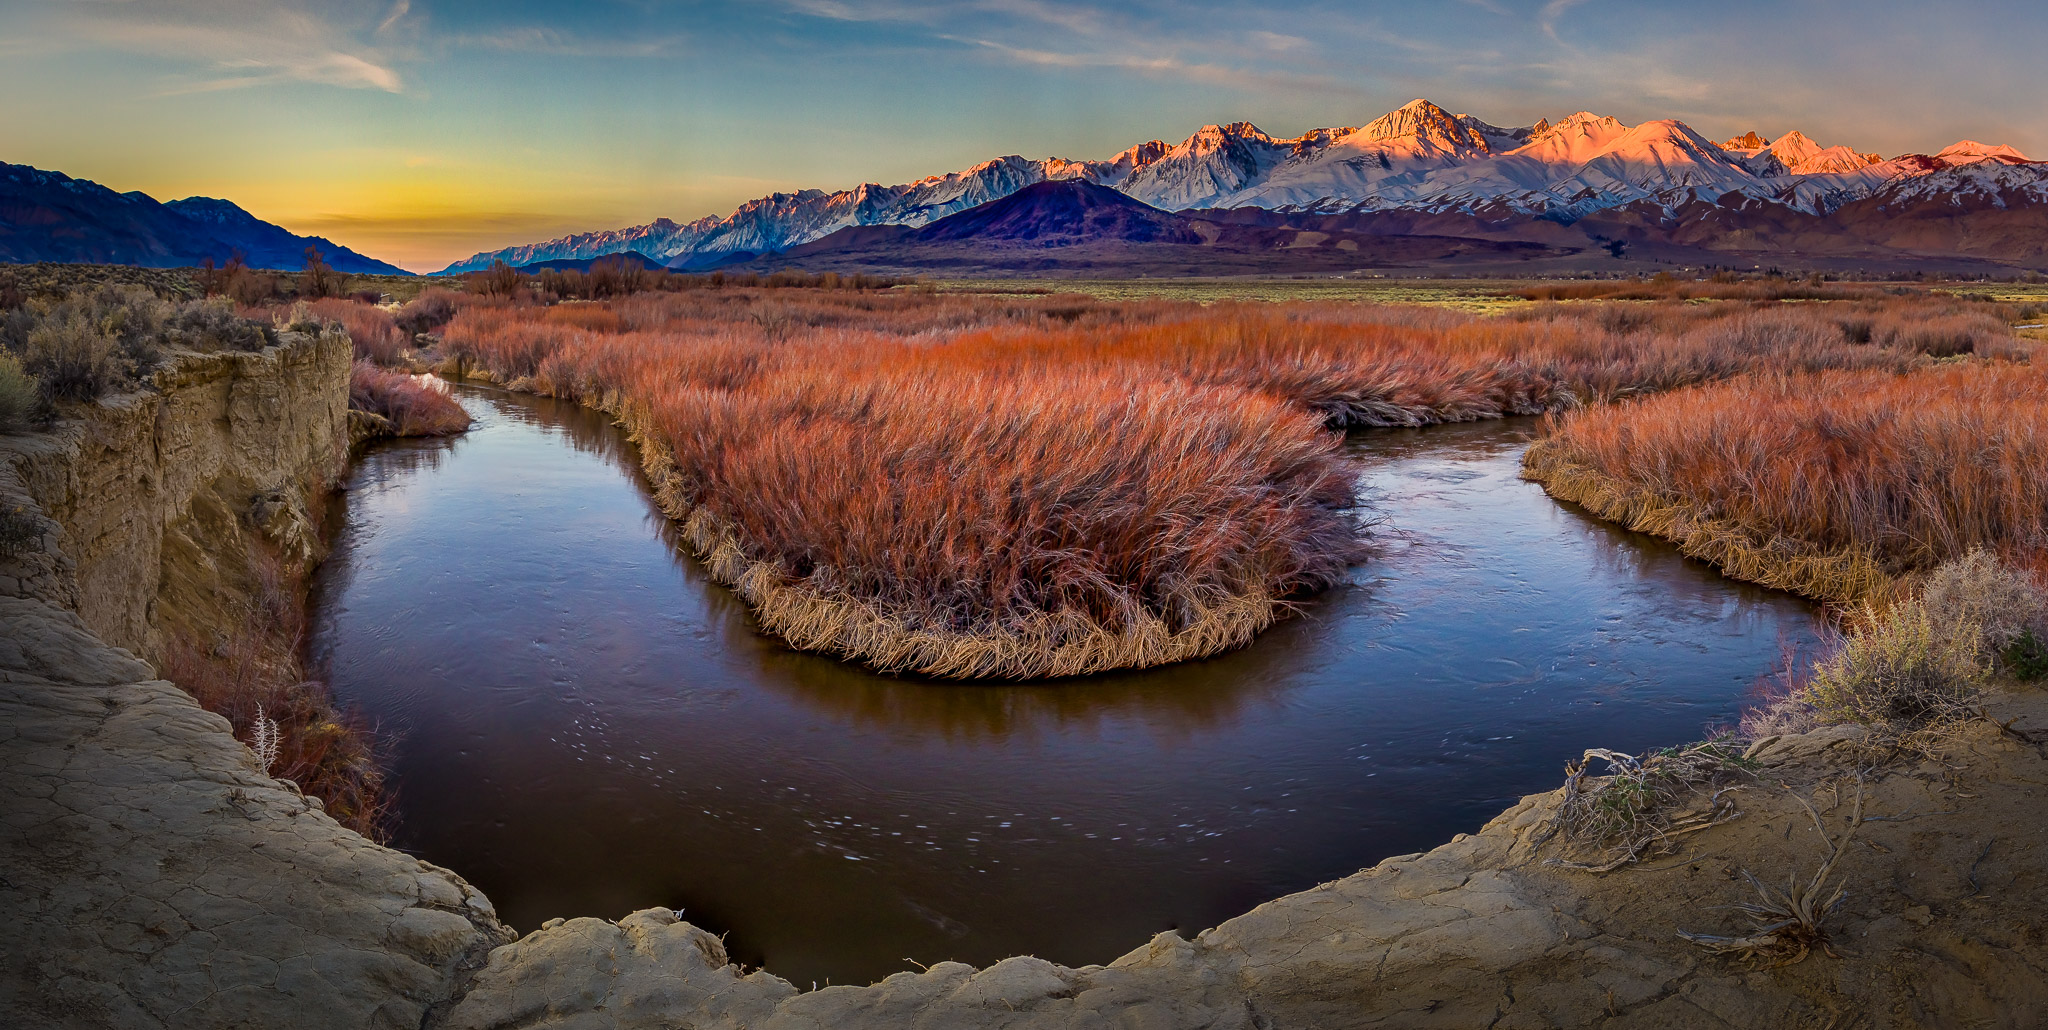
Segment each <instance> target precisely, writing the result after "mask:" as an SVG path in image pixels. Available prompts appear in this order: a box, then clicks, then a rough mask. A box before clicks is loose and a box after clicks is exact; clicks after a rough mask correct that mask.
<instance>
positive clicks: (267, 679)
mask: <svg viewBox="0 0 2048 1030" xmlns="http://www.w3.org/2000/svg"><path fill="white" fill-rule="evenodd" d="M250 557H251V565H252V567H253V568H254V569H255V571H256V573H257V577H258V583H257V589H256V591H255V600H254V603H252V604H251V605H250V606H249V607H248V609H247V611H246V612H245V613H244V618H243V620H242V622H241V624H240V625H238V626H235V627H234V628H233V630H232V631H231V632H228V633H226V634H222V635H220V636H218V637H216V638H214V639H213V640H211V641H210V642H202V641H199V640H194V639H188V638H180V639H174V640H172V641H171V642H170V643H169V644H168V645H167V646H166V648H165V652H164V656H163V673H164V676H165V678H167V679H169V680H171V681H172V682H174V683H176V684H178V686H179V687H181V688H183V689H184V690H185V692H186V693H189V694H191V695H192V696H193V697H194V698H195V699H196V700H198V702H199V704H200V706H201V707H203V708H205V709H206V710H207V711H209V712H214V713H216V714H218V715H221V716H223V717H225V718H226V719H227V720H228V722H229V723H230V724H231V725H232V726H233V730H234V734H235V737H236V738H237V739H239V740H241V741H243V742H244V743H246V744H249V745H250V747H251V750H252V751H254V752H255V753H256V754H257V756H258V759H257V760H258V762H259V763H260V764H262V765H263V766H264V771H265V772H267V773H269V774H270V775H272V776H275V777H277V778H279V779H284V780H291V781H292V782H294V783H296V784H298V785H299V789H300V790H302V791H304V792H305V793H306V794H307V795H309V796H312V797H316V798H319V799H320V800H321V802H322V804H323V805H324V807H325V809H326V812H327V814H328V815H330V816H333V817H334V819H335V821H336V822H339V823H341V824H342V825H343V826H346V827H348V828H349V829H352V830H355V831H356V832H358V833H361V834H362V835H364V836H366V837H369V838H370V839H372V840H383V839H385V837H386V835H387V830H388V828H389V822H390V816H391V811H392V804H393V798H392V796H391V793H390V791H389V790H388V789H387V787H386V784H385V782H384V773H383V769H382V764H381V762H380V761H379V757H378V755H377V753H376V744H375V740H374V736H373V734H372V732H371V730H370V728H369V727H368V726H367V725H366V724H365V723H363V721H362V720H361V719H360V718H358V717H356V716H354V715H353V714H351V713H349V712H345V711H343V710H342V709H341V708H340V707H339V706H337V705H336V704H335V702H334V698H333V695H332V694H331V693H329V691H328V688H327V685H326V684H325V683H322V682H320V681H319V680H316V679H313V678H311V677H309V676H307V675H306V673H305V670H304V668H302V667H301V665H300V663H299V658H298V645H299V641H300V638H301V636H302V634H303V633H304V630H305V610H304V606H303V604H302V603H301V601H300V598H301V597H303V596H304V594H303V591H302V590H301V584H299V583H298V582H297V581H296V578H295V577H293V576H291V575H289V574H288V573H286V572H285V571H284V570H283V568H282V567H281V565H280V564H279V562H278V561H277V560H276V559H275V558H274V557H272V556H270V555H268V554H265V553H262V552H261V551H260V550H258V549H255V548H253V547H252V553H251V556H250Z"/></svg>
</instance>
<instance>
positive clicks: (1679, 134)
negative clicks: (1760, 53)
mask: <svg viewBox="0 0 2048 1030" xmlns="http://www.w3.org/2000/svg"><path fill="white" fill-rule="evenodd" d="M1060 179H1080V180H1085V181H1087V182H1091V183H1095V184H1098V185H1102V186H1108V187H1111V188H1113V189H1116V190H1119V191H1121V192H1123V193H1124V194H1126V195H1128V196H1130V197H1132V198H1133V199H1136V200H1139V201H1142V202H1144V203H1146V204H1150V205H1152V206H1154V207H1158V208H1163V209H1166V210H1170V211H1185V210H1190V209H1220V208H1262V209H1266V210H1270V211H1277V212H1282V213H1301V214H1345V213H1367V212H1377V211H1410V212H1417V213H1424V214H1465V215H1473V216H1478V217H1481V218H1488V219H1514V218H1525V219H1526V218H1540V219H1545V220H1549V221H1553V222H1560V223H1565V224H1570V223H1573V222H1576V221H1578V220H1580V219H1583V218H1586V217H1587V216H1589V215H1592V214H1594V213H1596V212H1601V211H1606V210H1610V209H1615V208H1630V209H1632V210H1634V211H1641V210H1644V209H1646V208H1648V209H1661V210H1662V211H1664V212H1665V213H1667V214H1668V213H1671V212H1675V211H1678V210H1680V209H1682V208H1685V207H1687V206H1688V205H1694V204H1698V203H1700V202H1703V201H1704V202H1707V203H1710V204H1728V203H1731V202H1736V203H1745V202H1748V201H1757V202H1762V203H1764V204H1766V205H1774V206H1776V207H1779V208H1782V209H1784V210H1785V211H1786V212H1787V213H1798V214H1804V215H1827V214H1830V213H1831V212H1833V211H1835V210H1837V209H1839V208H1841V207H1843V206H1844V205H1847V204H1851V203H1856V202H1860V201H1865V200H1872V199H1876V201H1877V203H1876V205H1875V206H1876V207H1877V208H1879V209H1885V208H1889V207H1892V206H1894V205H1895V204H1898V205H1904V204H1912V203H1921V202H1925V201H1928V200H1930V199H1938V198H1944V197H1946V198H1949V199H1951V200H1953V201H1955V202H1956V203H1958V204H1960V203H1962V202H1963V200H1964V199H1965V198H1969V199H1971V200H1972V201H1973V202H1988V203H1990V204H1991V205H1993V206H1998V207H2003V206H2006V205H2008V204H2032V203H2043V202H2048V162H2036V161H2032V160H2031V159H2029V158H2027V157H2026V156H2025V155H2023V154H2021V153H2020V152H2019V151H2017V150H2014V149H2013V148H2011V147H2007V146H1989V145H1986V144H1982V143H1977V142H1975V141H1971V140H1964V141H1962V142H1960V143H1957V144H1955V145H1954V146H1951V147H1948V148H1947V149H1945V150H1942V151H1941V152H1940V153H1937V154H1931V155H1929V154H1905V155H1901V156H1899V157H1895V158H1892V159H1890V160H1885V159H1883V158H1881V157H1879V156H1878V155H1877V154H1871V153H1860V152H1858V151H1855V150H1853V149H1851V148H1849V147H1846V146H1830V147H1822V146H1821V145H1820V144H1818V143H1816V142H1814V141H1813V140H1811V139H1809V138H1807V137H1806V136H1805V135H1803V134H1801V133H1798V132H1791V133H1787V134H1785V135H1784V136H1781V137H1779V138H1778V139H1776V140H1768V139H1765V138H1763V137H1761V136H1759V135H1757V134H1756V133H1754V132H1751V133H1748V134H1747V135H1744V136H1740V137H1737V138H1735V139H1730V140H1726V141H1722V142H1719V143H1717V142H1714V141H1712V140H1709V139H1707V138H1706V137H1704V136H1702V135H1700V134H1699V133H1698V132H1695V131H1694V130H1693V129H1692V128H1691V127H1690V126H1687V125H1686V124H1685V123H1684V122H1680V121H1676V120H1671V119H1664V120H1659V121H1650V122H1644V123H1642V124H1640V125H1633V126H1631V125H1625V124H1623V123H1622V122H1620V121H1618V120H1616V119H1614V118H1608V117H1602V116H1600V115H1596V114H1592V113H1590V112H1585V111H1581V112H1579V113H1577V114H1574V115H1571V116H1570V117H1567V118H1564V119H1562V120H1560V121H1558V122H1555V123H1551V122H1549V121H1547V120H1546V121H1539V122H1537V123H1536V124H1535V125H1531V126H1525V127H1520V128H1503V127H1500V126H1497V125H1492V124H1489V123H1487V122H1485V121H1482V120H1480V119H1478V118H1475V117H1473V116H1471V115H1465V114H1452V113H1450V112H1448V111H1446V110H1444V109H1443V108H1441V107H1438V106H1437V105H1435V104H1432V103H1430V102H1429V101H1427V100H1416V101H1413V102H1411V103H1409V104H1407V105H1406V106H1404V107H1402V108H1400V109H1399V110H1396V111H1393V112H1390V113H1388V114H1386V115H1383V116H1381V117H1379V118H1377V119H1374V120H1373V121H1371V122H1368V123H1366V124H1365V125H1362V126H1352V127H1341V128H1326V129H1314V130H1311V131H1309V132H1306V133H1304V134H1302V135H1300V136H1296V137H1294V138H1291V139H1279V138H1275V137H1272V136H1269V135H1267V134H1265V133H1264V132H1261V131H1259V129H1258V128H1257V127H1256V126H1254V125H1252V124H1250V123H1248V122H1234V123H1232V124H1229V125H1210V126H1206V127H1204V128H1203V129H1201V130H1200V131H1199V132H1196V133H1195V134H1194V135H1192V136H1189V137H1188V138H1187V139H1186V140H1184V141H1182V142H1181V143H1179V144H1169V143H1165V142H1163V141H1160V140H1152V141H1150V142H1148V143H1142V144H1139V145H1138V146H1135V147H1131V148H1130V149H1128V150H1125V151H1123V152H1122V153H1120V154H1117V155H1116V156H1114V157H1111V158H1109V159H1107V160H1101V161H1068V160H1064V159H1061V158H1047V159H1043V160H1033V159H1028V158H1023V157H1015V156H1012V157H1002V158H997V159H996V160H993V161H988V162H984V163H982V164H979V165H976V166H974V167H973V168H969V169H967V170H966V171H962V172H953V173H949V174H946V175H939V176H933V177H931V178H927V179H920V180H918V181H916V182H913V183H907V184H904V185H901V186H879V185H873V184H869V185H863V186H859V187H856V188H854V189H850V190H839V191H836V192H826V191H824V190H803V191H800V192H797V193H776V194H771V195H769V196H767V197H763V198H761V199H759V200H754V201H749V202H748V203H746V204H742V205H741V206H740V208H739V209H738V210H736V211H734V212H733V213H732V214H730V215H728V216H726V217H724V218H703V219H699V220H697V221H694V222H690V223H687V224H683V223H677V222H673V221H670V220H668V219H665V218H664V219H657V220H656V221H654V222H652V223H649V224H647V225H641V226H634V227H631V228H626V229H617V230H611V231H606V232H592V233H579V234H576V235H572V236H564V237H562V238H560V239H556V240H550V241H548V242H546V243H537V244H531V245H528V246H522V247H508V248H505V249H503V250H497V251H491V252H487V253H481V254H477V255H474V256H472V257H469V258H467V259H465V260H462V261H458V262H456V263H455V264H453V265H450V266H449V267H448V268H447V269H446V270H445V271H446V272H449V273H454V272H464V271H471V270H475V269H480V268H485V267H488V266H489V265H490V264H491V263H492V262H494V261H498V260H503V261H506V262H507V263H509V264H513V265H526V264H531V263H534V262H538V261H551V260H554V261H558V260H580V259H588V258H594V257H599V256H602V255H605V254H612V253H619V252H623V251H628V250H637V251H639V252H641V253H643V254H646V255H648V256H650V257H652V258H655V259H656V260H660V261H664V262H667V263H668V264H669V265H670V267H677V268H686V267H695V266H704V265H708V264H715V263H719V262H721V261H725V260H731V259H734V258H737V257H741V256H751V255H760V254H772V253H776V252H780V251H783V250H787V249H789V248H790V247H794V246H797V245H800V244H804V243H808V242H811V241H813V240H817V239H821V238H823V237H825V236H827V235H829V234H831V233H833V232H836V231H838V230H840V229H844V228H847V227H849V226H857V225H907V226H922V225H925V224H927V223H929V222H932V221H935V220H937V219H939V218H943V217H945V216H947V215H950V214H954V213H956V212H960V211H964V210H967V209H969V208H972V207H977V206H980V205H982V204H986V203H989V202H991V201H994V200H998V199H1000V198H1002V197H1005V196H1008V195H1010V194H1011V193H1014V192H1016V191H1017V190H1020V189H1023V188H1024V187H1026V186H1029V185H1032V184H1034V183H1038V182H1043V181H1047V180H1060ZM1745 206H1748V205H1747V204H1746V203H1745Z"/></svg>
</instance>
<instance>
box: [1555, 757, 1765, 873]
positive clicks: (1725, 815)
mask: <svg viewBox="0 0 2048 1030" xmlns="http://www.w3.org/2000/svg"><path fill="white" fill-rule="evenodd" d="M1742 750H1743V749H1742V745H1740V744H1738V743H1736V742H1734V741H1733V740H1731V739H1719V738H1717V739H1714V740H1708V741H1701V742H1699V743H1695V744H1688V745H1685V746H1683V747H1672V748H1664V749H1662V750H1658V751H1652V752H1649V753H1648V754H1645V755H1643V756H1641V757H1640V758H1638V757H1636V756H1634V755H1628V754H1623V753H1621V752H1619V751H1611V750H1608V749H1607V748H1592V749H1589V750H1587V751H1586V753H1585V754H1584V755H1583V756H1581V757H1580V758H1579V759H1578V760H1576V761H1574V762H1572V763H1570V764H1569V765H1567V766H1565V786H1564V792H1565V796H1564V800H1563V802H1562V803H1560V804H1559V806H1558V809H1557V813H1556V815H1555V816H1553V817H1552V820H1551V823H1550V825H1549V826H1548V827H1547V828H1546V829H1545V830H1544V832H1543V833H1542V834H1541V835H1539V836H1538V837H1537V839H1536V840H1535V841H1534V843H1535V844H1537V845H1541V844H1543V843H1545V842H1547V841H1549V840H1551V839H1553V838H1556V839H1560V840H1562V841H1563V843H1564V846H1565V848H1566V849H1567V851H1568V852H1569V853H1576V854H1581V855H1585V856H1588V857H1586V858H1582V859H1568V858H1556V859H1552V860H1551V861H1552V864H1554V865H1561V866H1564V867H1565V868H1568V869H1576V870H1579V871H1581V872H1592V873H1607V872H1612V871H1614V870H1616V869H1619V868H1621V867H1622V866H1625V865H1628V864H1630V863H1633V862H1637V861H1640V860H1642V859H1645V858H1654V857H1656V856H1659V855H1665V854H1669V853H1671V852H1672V851H1675V850H1677V841H1678V839H1679V838H1681V837H1685V836H1688V835H1690V834H1694V833H1698V832H1699V831H1701V830H1704V829H1707V828H1708V827H1710V826H1718V825H1720V824H1721V823H1724V822H1727V821H1728V820H1730V819H1733V818H1735V817H1736V816H1737V815H1739V814H1740V812H1739V810H1738V809H1737V808H1736V806H1735V800H1734V797H1733V795H1734V793H1735V792H1736V791H1738V790H1740V789H1741V782H1742V781H1744V780H1748V779H1751V778H1753V777H1752V774H1751V773H1750V771H1749V767H1748V763H1747V762H1745V760H1744V759H1743V757H1742ZM1596 761H1598V762H1602V763H1604V764H1605V765H1606V767H1607V769H1608V775H1607V776H1605V777H1594V778H1592V779H1588V778H1587V774H1588V773H1589V772H1590V771H1591V767H1592V763H1593V762H1596Z"/></svg>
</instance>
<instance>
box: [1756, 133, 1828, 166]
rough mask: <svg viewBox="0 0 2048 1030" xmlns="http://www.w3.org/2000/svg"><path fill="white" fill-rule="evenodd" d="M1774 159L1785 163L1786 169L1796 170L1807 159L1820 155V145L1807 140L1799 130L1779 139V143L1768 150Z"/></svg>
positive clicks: (1773, 144)
mask: <svg viewBox="0 0 2048 1030" xmlns="http://www.w3.org/2000/svg"><path fill="white" fill-rule="evenodd" d="M1766 149H1767V151H1768V153H1770V155H1771V156H1772V157H1775V158H1777V159H1778V160H1780V161H1782V162H1784V164H1785V167H1786V168H1796V167H1798V165H1799V163H1800V162H1802V161H1805V160H1806V159H1807V158H1810V157H1812V156H1814V155H1815V154H1818V153H1820V149H1821V147H1820V144H1818V143H1815V142H1814V141H1812V140H1810V139H1807V138H1806V134H1805V133H1803V132H1800V131H1799V130H1798V129H1793V130H1792V131H1791V132H1788V133H1786V134H1784V135H1783V136H1780V137H1778V139H1777V142H1775V143H1772V144H1771V145H1770V146H1769V147H1768V148H1766Z"/></svg>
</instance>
